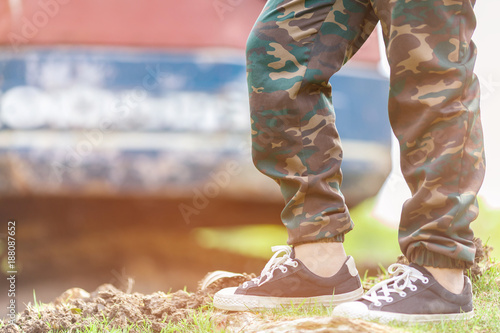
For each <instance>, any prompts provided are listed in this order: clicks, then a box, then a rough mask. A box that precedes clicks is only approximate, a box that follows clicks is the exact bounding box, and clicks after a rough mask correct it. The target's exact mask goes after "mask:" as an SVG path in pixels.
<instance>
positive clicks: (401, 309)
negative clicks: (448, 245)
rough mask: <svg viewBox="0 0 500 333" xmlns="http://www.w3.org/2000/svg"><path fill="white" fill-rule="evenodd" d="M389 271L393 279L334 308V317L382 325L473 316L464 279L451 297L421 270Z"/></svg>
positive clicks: (400, 268) (397, 266)
mask: <svg viewBox="0 0 500 333" xmlns="http://www.w3.org/2000/svg"><path fill="white" fill-rule="evenodd" d="M388 271H389V273H390V274H392V275H395V276H394V277H392V278H390V279H387V280H384V281H382V282H379V283H377V284H376V285H375V286H373V288H371V289H370V290H369V291H368V292H367V293H366V295H365V296H363V299H362V300H360V301H358V302H349V303H344V304H341V305H339V306H337V307H336V308H335V309H334V310H333V315H336V316H343V317H350V318H361V319H366V320H373V319H376V320H379V321H381V322H383V323H387V322H390V321H401V322H430V321H442V320H462V319H469V318H472V317H473V316H474V311H473V306H472V285H471V282H470V280H469V278H468V277H464V279H465V281H464V284H465V285H464V289H463V291H462V293H461V294H454V293H452V292H450V291H448V290H446V289H445V288H444V287H442V286H441V285H440V284H439V283H438V282H437V281H436V279H434V277H433V276H432V274H431V273H430V272H429V271H428V270H426V269H425V268H424V267H421V266H418V265H415V264H411V265H410V266H406V265H401V264H394V265H391V266H389V270H388Z"/></svg>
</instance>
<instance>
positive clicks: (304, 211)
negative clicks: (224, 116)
mask: <svg viewBox="0 0 500 333" xmlns="http://www.w3.org/2000/svg"><path fill="white" fill-rule="evenodd" d="M344 3H345V4H346V6H344V4H343V3H342V1H332V0H326V1H325V0H322V1H321V0H316V1H306V0H269V1H268V2H267V4H266V7H265V8H264V11H263V12H262V14H261V15H260V17H259V19H258V21H257V23H256V25H255V27H254V29H253V31H252V32H251V34H250V36H249V39H248V43H247V64H248V65H247V68H248V86H249V93H250V108H251V119H252V143H253V145H252V148H253V149H252V152H253V159H254V163H255V165H256V166H257V168H258V169H259V170H260V171H261V172H263V173H264V174H266V175H268V176H269V177H271V178H273V179H274V180H276V181H277V182H278V183H279V185H280V187H281V191H282V193H283V196H284V198H285V202H286V205H285V208H284V210H283V212H282V220H283V222H284V224H285V226H286V227H287V229H288V234H289V239H288V242H289V244H298V243H302V242H310V241H314V240H318V239H323V238H329V239H332V240H335V241H343V237H344V233H346V232H347V231H349V230H351V229H352V226H353V224H352V221H351V218H350V216H349V212H348V210H347V207H346V205H345V202H344V198H343V196H342V193H341V192H340V185H341V182H342V173H341V171H340V164H341V160H342V148H341V145H340V139H339V135H338V133H337V129H336V128H335V117H334V113H333V108H332V102H331V87H330V85H329V83H328V80H329V79H330V77H331V76H332V75H333V74H334V73H335V72H336V71H338V70H339V69H340V68H341V67H342V65H343V63H344V61H345V60H346V59H348V58H350V57H351V56H352V55H353V54H354V53H355V52H356V51H357V49H358V48H359V47H360V46H361V45H362V44H363V42H364V40H365V39H366V38H367V37H368V36H369V34H370V33H371V32H372V30H373V28H374V27H375V24H376V21H377V19H376V17H375V15H374V13H373V11H372V10H371V6H370V4H369V1H368V0H367V1H344Z"/></svg>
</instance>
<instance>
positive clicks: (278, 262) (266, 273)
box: [243, 245, 299, 288]
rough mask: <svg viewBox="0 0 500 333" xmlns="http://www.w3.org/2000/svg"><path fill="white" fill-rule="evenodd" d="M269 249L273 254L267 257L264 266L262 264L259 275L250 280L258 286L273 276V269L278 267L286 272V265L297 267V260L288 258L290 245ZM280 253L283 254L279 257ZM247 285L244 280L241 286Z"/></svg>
mask: <svg viewBox="0 0 500 333" xmlns="http://www.w3.org/2000/svg"><path fill="white" fill-rule="evenodd" d="M271 249H272V251H273V252H274V255H273V256H272V257H271V259H269V261H268V262H267V264H266V266H264V269H263V270H262V272H261V273H260V276H259V277H256V278H253V279H252V280H250V281H251V282H253V283H255V284H257V285H259V286H260V285H262V284H263V283H266V282H267V281H269V280H270V279H271V278H272V277H273V272H274V270H276V269H279V270H281V272H283V273H286V271H287V270H288V268H287V267H286V266H291V267H297V266H298V265H299V263H298V262H297V261H295V260H293V259H292V258H290V255H291V254H292V248H291V247H290V246H288V245H278V246H273V247H272V248H271ZM282 253H284V254H283V256H281V257H279V255H280V254H282ZM247 287H248V282H244V283H243V288H247Z"/></svg>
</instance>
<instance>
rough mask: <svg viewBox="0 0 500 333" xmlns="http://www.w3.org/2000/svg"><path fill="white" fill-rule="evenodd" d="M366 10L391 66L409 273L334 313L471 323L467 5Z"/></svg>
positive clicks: (447, 0)
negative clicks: (405, 192)
mask: <svg viewBox="0 0 500 333" xmlns="http://www.w3.org/2000/svg"><path fill="white" fill-rule="evenodd" d="M372 1H373V7H374V9H375V12H376V13H377V15H378V17H379V18H380V21H381V22H382V27H383V31H384V38H385V42H386V47H387V55H388V59H389V64H390V67H391V78H390V81H391V83H390V84H391V90H390V97H389V116H390V120H391V125H392V127H393V130H394V132H395V134H396V137H397V138H398V140H399V142H400V148H401V168H402V172H403V175H404V176H405V179H406V181H407V183H408V185H409V187H410V190H411V192H412V198H411V199H409V200H408V201H407V202H406V203H405V205H404V207H403V212H402V216H401V223H400V228H399V242H400V246H401V250H402V251H403V253H404V254H405V255H406V257H407V258H408V260H409V261H410V263H412V265H411V266H410V267H408V266H400V265H395V266H393V268H392V269H393V270H394V273H396V274H400V276H399V277H398V278H396V280H394V279H393V280H388V281H385V282H383V283H382V284H380V285H379V286H377V288H374V290H372V291H370V292H368V293H367V295H366V296H365V297H364V300H363V302H358V303H357V304H354V305H352V304H345V305H343V306H341V307H339V308H338V309H336V310H335V312H334V313H336V314H342V315H353V314H354V315H355V316H362V317H375V318H381V319H387V320H408V321H430V320H442V319H463V318H468V317H470V316H471V315H472V314H473V311H472V309H473V308H472V294H471V285H470V281H469V280H468V279H467V278H464V276H463V273H462V270H463V268H465V267H467V266H469V265H471V264H472V263H473V260H474V253H475V248H474V245H473V242H472V238H473V232H472V230H471V228H470V223H471V222H472V221H473V220H474V219H475V218H476V216H477V214H478V208H477V203H476V194H477V192H478V190H479V187H480V186H481V183H482V180H483V176H484V151H483V140H482V131H481V123H480V117H479V84H478V81H477V78H476V76H475V75H474V73H473V67H474V62H475V58H476V48H475V46H474V44H473V43H472V41H471V36H472V33H473V31H474V28H475V17H474V12H473V1H471V0H426V1H405V0H397V1H389V0H372ZM417 290H418V291H417Z"/></svg>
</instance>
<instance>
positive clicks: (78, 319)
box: [0, 274, 255, 333]
mask: <svg viewBox="0 0 500 333" xmlns="http://www.w3.org/2000/svg"><path fill="white" fill-rule="evenodd" d="M254 277H255V275H253V274H252V275H249V274H243V275H239V276H234V277H229V278H222V279H219V280H217V281H215V282H213V283H212V284H210V285H209V286H208V287H206V288H205V289H203V290H202V289H201V282H200V285H199V287H198V290H197V291H196V292H194V293H188V292H186V291H183V290H179V291H176V292H174V293H170V294H166V293H164V292H161V291H158V292H155V293H153V294H151V295H144V294H141V293H131V289H132V285H131V284H132V283H130V284H129V285H128V287H127V289H128V290H126V291H122V290H120V289H118V288H116V287H115V286H113V285H111V284H104V285H101V286H100V287H98V288H97V289H96V290H95V291H93V292H92V293H87V292H86V291H85V290H83V289H80V288H72V289H69V290H67V291H65V292H64V293H63V294H62V295H61V296H59V297H58V298H57V299H55V300H54V301H53V302H51V303H49V304H44V305H31V304H30V305H28V307H27V308H26V310H25V311H24V312H22V313H21V314H20V315H19V317H18V319H17V322H16V324H17V326H16V325H8V326H5V327H4V328H3V329H0V331H2V332H8V333H11V332H12V333H14V332H27V333H46V332H49V331H51V330H54V331H57V330H60V331H64V332H73V331H76V330H78V329H81V330H84V329H85V327H89V326H94V327H99V326H100V325H103V318H106V320H107V323H108V328H127V329H128V328H129V326H130V324H131V323H134V324H137V326H138V327H140V326H142V324H147V325H149V327H150V330H151V331H152V332H160V331H161V330H162V329H163V328H165V327H166V326H167V324H166V323H167V322H179V321H181V320H190V318H191V317H192V316H191V314H192V312H194V311H196V310H197V309H200V308H202V307H203V306H205V305H207V304H208V303H211V302H212V297H213V295H214V294H215V293H216V292H217V291H218V290H220V289H222V288H226V287H234V286H238V285H240V284H241V283H243V282H244V281H248V280H250V279H251V278H254ZM202 281H203V280H202ZM130 282H132V281H130ZM127 291H128V292H127ZM99 331H101V329H100V330H99ZM102 331H105V330H104V328H103V329H102ZM130 332H134V329H133V328H132V329H131V330H130Z"/></svg>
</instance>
